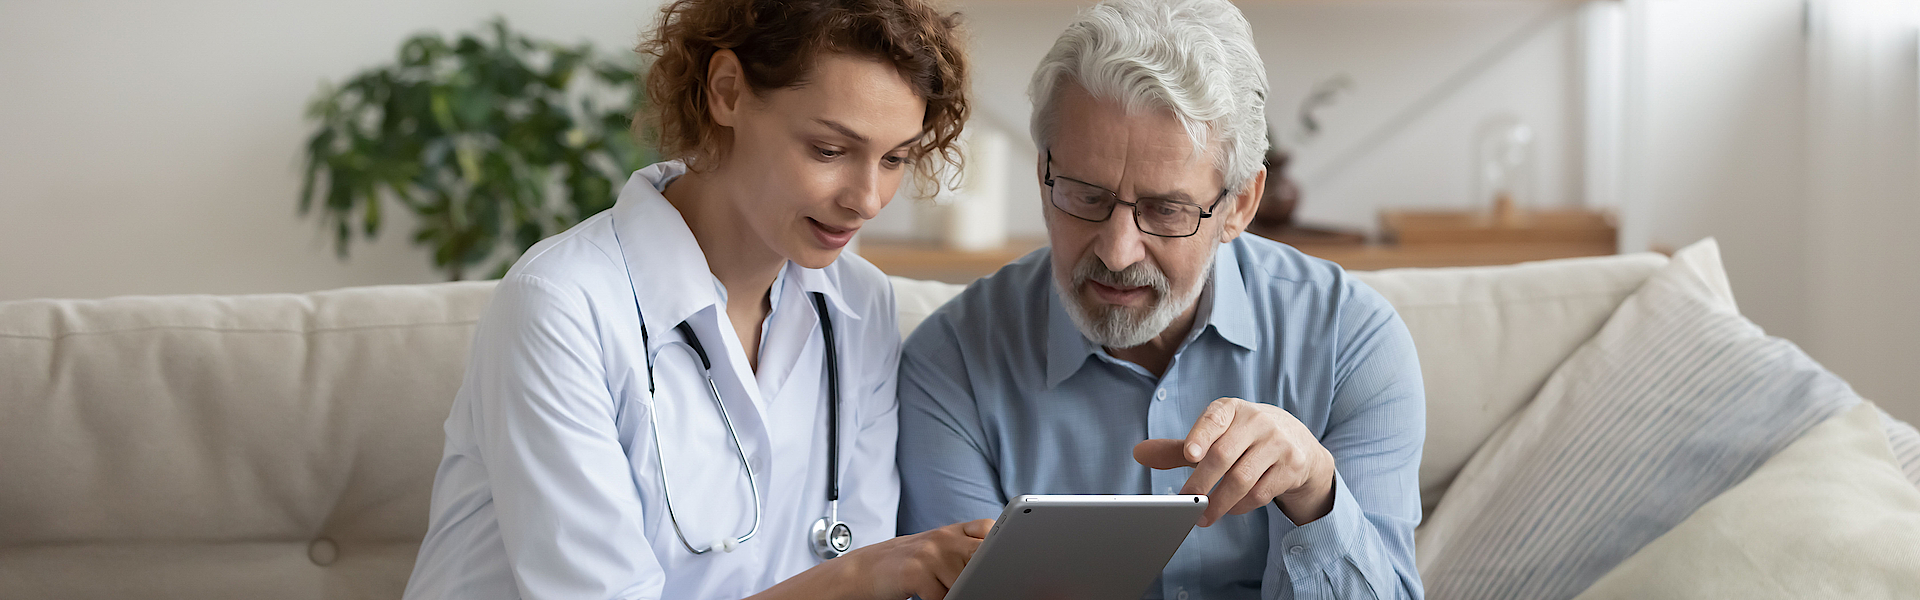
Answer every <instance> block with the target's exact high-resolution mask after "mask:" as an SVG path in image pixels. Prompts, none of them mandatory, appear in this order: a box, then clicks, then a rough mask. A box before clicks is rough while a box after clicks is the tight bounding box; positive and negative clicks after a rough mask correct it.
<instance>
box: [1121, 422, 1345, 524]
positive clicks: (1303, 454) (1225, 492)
mask: <svg viewBox="0 0 1920 600" xmlns="http://www.w3.org/2000/svg"><path fill="white" fill-rule="evenodd" d="M1133 459H1134V460H1136V461H1139V462H1140V464H1143V465H1146V466H1147V467H1149V468H1153V469H1177V468H1180V467H1193V476H1191V477H1188V478H1187V484H1186V486H1185V487H1183V488H1181V490H1180V493H1182V494H1206V495H1207V511H1206V512H1205V513H1202V514H1201V515H1200V526H1201V527H1207V526H1211V525H1213V524H1214V523H1215V522H1218V521H1219V520H1220V518H1221V517H1224V516H1226V515H1227V514H1229V513H1231V514H1236V515H1238V514H1245V513H1247V512H1250V511H1252V510H1253V509H1256V508H1260V507H1261V506H1265V505H1266V503H1268V502H1274V501H1278V504H1279V505H1280V511H1281V512H1282V513H1285V514H1286V516H1287V518H1288V519H1290V520H1292V521H1293V522H1294V523H1296V524H1300V525H1305V524H1307V523H1309V522H1312V521H1315V520H1318V519H1319V518H1320V517H1324V516H1326V515H1327V513H1329V512H1332V511H1333V454H1331V453H1329V452H1327V449H1326V448H1325V447H1322V446H1321V445H1320V440H1317V439H1314V437H1313V433H1312V432H1310V431H1307V426H1306V425H1302V424H1301V423H1300V420H1299V419H1295V418H1293V415H1290V414H1287V411H1284V410H1281V409H1280V407H1278V406H1273V405H1270V404H1260V403H1257V402H1248V401H1245V400H1241V399H1239V398H1221V399H1219V400H1215V401H1213V404H1211V405H1209V406H1207V411H1206V412H1204V413H1201V415H1200V420H1199V421H1198V422H1195V423H1194V424H1193V429H1192V430H1190V431H1189V432H1188V433H1187V438H1186V439H1184V440H1169V439H1154V440H1147V441H1144V442H1140V443H1139V444H1136V445H1134V447H1133Z"/></svg>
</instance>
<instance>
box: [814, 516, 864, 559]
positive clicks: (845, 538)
mask: <svg viewBox="0 0 1920 600" xmlns="http://www.w3.org/2000/svg"><path fill="white" fill-rule="evenodd" d="M808 537H810V538H811V539H812V541H813V553H814V554H815V555H818V556H819V557H820V558H821V559H823V560H825V559H832V558H838V557H839V556H840V555H842V554H846V553H847V550H850V549H852V548H853V528H850V527H847V524H846V523H842V522H840V521H839V520H837V519H834V518H833V517H820V519H819V520H816V521H814V522H813V533H812V534H811V535H810V536H808Z"/></svg>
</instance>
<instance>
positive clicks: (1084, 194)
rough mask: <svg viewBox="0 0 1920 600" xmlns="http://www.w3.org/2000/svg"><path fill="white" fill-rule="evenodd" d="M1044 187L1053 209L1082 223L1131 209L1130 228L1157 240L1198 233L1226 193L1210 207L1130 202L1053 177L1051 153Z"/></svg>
mask: <svg viewBox="0 0 1920 600" xmlns="http://www.w3.org/2000/svg"><path fill="white" fill-rule="evenodd" d="M1045 181H1046V184H1047V187H1048V188H1050V189H1051V190H1052V193H1051V194H1049V196H1050V200H1051V202H1052V203H1053V207H1054V208H1058V209H1060V212H1064V213H1067V214H1068V215H1072V216H1073V217H1074V218H1076V219H1080V220H1082V221H1091V222H1094V223H1099V222H1101V221H1105V220H1107V219H1108V218H1110V217H1112V216H1113V207H1114V206H1117V205H1121V204H1125V205H1127V206H1130V207H1132V208H1133V226H1134V227H1138V228H1140V232H1141V233H1144V234H1147V235H1152V236H1158V237H1170V238H1178V237H1188V236H1191V235H1193V234H1196V233H1200V220H1201V219H1205V218H1208V217H1212V216H1213V209H1214V208H1215V207H1218V206H1220V201H1222V200H1226V199H1227V192H1228V191H1229V190H1226V189H1222V190H1220V196H1219V197H1216V198H1214V199H1213V204H1210V205H1207V207H1206V208H1201V207H1200V205H1198V204H1193V203H1191V202H1181V201H1179V200H1172V199H1168V198H1139V199H1135V200H1134V201H1133V202H1127V201H1125V200H1121V199H1120V194H1116V193H1114V192H1113V190H1109V189H1107V188H1103V187H1100V186H1097V185H1094V184H1091V183H1087V182H1085V181H1080V180H1078V179H1072V178H1068V177H1055V176H1054V175H1053V151H1052V150H1048V151H1047V166H1046V179H1045Z"/></svg>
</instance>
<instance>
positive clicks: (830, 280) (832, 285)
mask: <svg viewBox="0 0 1920 600" xmlns="http://www.w3.org/2000/svg"><path fill="white" fill-rule="evenodd" d="M786 278H787V280H788V281H792V282H793V283H794V284H795V285H798V286H800V295H801V296H803V297H807V307H808V308H809V309H811V308H812V307H813V298H812V297H811V296H812V294H813V293H814V292H819V293H820V295H823V296H826V297H827V306H829V307H831V308H833V310H834V312H837V313H840V314H839V315H838V316H839V317H845V318H846V320H848V321H858V320H860V313H859V312H857V311H855V310H853V308H852V307H851V306H849V305H848V304H847V300H846V297H845V294H842V293H841V292H840V285H839V282H837V281H835V280H834V277H833V276H832V275H829V274H828V273H827V270H826V269H809V268H806V267H802V266H800V265H799V264H796V263H794V262H793V261H787V267H786Z"/></svg>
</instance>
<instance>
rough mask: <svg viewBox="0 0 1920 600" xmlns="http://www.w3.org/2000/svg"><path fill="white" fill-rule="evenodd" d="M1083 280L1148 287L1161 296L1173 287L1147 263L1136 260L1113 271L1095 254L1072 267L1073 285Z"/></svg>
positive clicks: (1130, 286)
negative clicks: (1136, 261)
mask: <svg viewBox="0 0 1920 600" xmlns="http://www.w3.org/2000/svg"><path fill="white" fill-rule="evenodd" d="M1085 281H1094V282H1097V283H1099V284H1101V285H1106V286H1111V287H1117V288H1133V287H1142V286H1144V287H1149V288H1152V289H1153V291H1154V292H1155V293H1156V294H1158V295H1159V296H1160V297H1163V298H1164V297H1166V295H1167V292H1168V291H1170V290H1171V289H1172V287H1173V286H1172V284H1170V283H1168V282H1167V275H1166V274H1165V273H1162V272H1160V270H1159V269H1156V268H1154V267H1153V266H1151V265H1148V264H1147V263H1144V262H1138V263H1134V264H1132V265H1129V266H1128V267H1127V268H1125V269H1122V270H1119V271H1115V270H1112V269H1108V268H1107V266H1106V264H1105V263H1102V262H1100V259H1099V257H1095V256H1088V257H1087V258H1086V259H1084V260H1081V261H1080V264H1079V265H1078V266H1075V267H1074V268H1073V283H1074V287H1079V286H1080V283H1082V282H1085Z"/></svg>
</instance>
